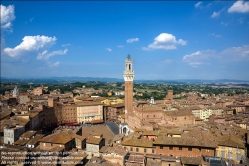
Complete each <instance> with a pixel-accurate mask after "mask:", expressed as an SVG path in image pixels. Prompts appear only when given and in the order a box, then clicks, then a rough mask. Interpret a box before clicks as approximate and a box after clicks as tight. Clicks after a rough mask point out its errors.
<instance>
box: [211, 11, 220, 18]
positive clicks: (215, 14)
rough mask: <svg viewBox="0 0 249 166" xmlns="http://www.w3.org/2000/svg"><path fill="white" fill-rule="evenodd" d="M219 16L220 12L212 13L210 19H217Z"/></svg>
mask: <svg viewBox="0 0 249 166" xmlns="http://www.w3.org/2000/svg"><path fill="white" fill-rule="evenodd" d="M219 15H220V12H213V14H212V15H211V18H215V17H218V16H219Z"/></svg>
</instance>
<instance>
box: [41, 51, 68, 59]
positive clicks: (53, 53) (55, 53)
mask: <svg viewBox="0 0 249 166" xmlns="http://www.w3.org/2000/svg"><path fill="white" fill-rule="evenodd" d="M67 51H68V49H65V50H58V51H53V52H51V53H48V51H47V50H45V51H43V52H42V53H39V54H38V56H37V59H38V60H42V59H43V60H48V59H49V58H50V57H52V56H55V55H64V54H66V53H67Z"/></svg>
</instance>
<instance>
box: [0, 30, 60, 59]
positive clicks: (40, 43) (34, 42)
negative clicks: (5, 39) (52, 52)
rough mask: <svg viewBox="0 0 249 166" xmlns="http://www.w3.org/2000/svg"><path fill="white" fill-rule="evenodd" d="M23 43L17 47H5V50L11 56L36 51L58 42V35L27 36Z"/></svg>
mask: <svg viewBox="0 0 249 166" xmlns="http://www.w3.org/2000/svg"><path fill="white" fill-rule="evenodd" d="M22 40H23V41H22V43H21V44H19V45H18V46H16V47H15V48H5V49H4V52H5V53H6V54H7V55H9V56H10V57H16V56H18V55H21V54H22V53H23V52H26V51H36V50H39V49H42V48H46V47H50V46H52V45H53V44H54V43H55V42H56V40H57V39H56V37H55V36H54V37H48V36H40V35H37V36H25V37H24V38H23V39H22Z"/></svg>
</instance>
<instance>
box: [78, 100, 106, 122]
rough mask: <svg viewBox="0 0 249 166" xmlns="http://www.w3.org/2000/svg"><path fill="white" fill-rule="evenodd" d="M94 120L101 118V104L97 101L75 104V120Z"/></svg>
mask: <svg viewBox="0 0 249 166" xmlns="http://www.w3.org/2000/svg"><path fill="white" fill-rule="evenodd" d="M94 120H101V121H102V122H103V121H104V120H103V105H102V104H100V103H99V102H87V103H78V104H77V122H78V123H91V122H92V121H94Z"/></svg>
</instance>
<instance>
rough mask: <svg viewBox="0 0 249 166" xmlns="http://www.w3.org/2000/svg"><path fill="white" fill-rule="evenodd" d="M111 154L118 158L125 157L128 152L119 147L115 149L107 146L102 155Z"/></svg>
mask: <svg viewBox="0 0 249 166" xmlns="http://www.w3.org/2000/svg"><path fill="white" fill-rule="evenodd" d="M101 149H102V148H101ZM111 153H114V154H117V155H120V156H126V155H127V153H128V152H127V151H126V150H125V149H124V148H123V147H122V146H121V145H118V146H116V147H110V146H108V147H107V148H105V150H104V153H103V155H106V154H111Z"/></svg>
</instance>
